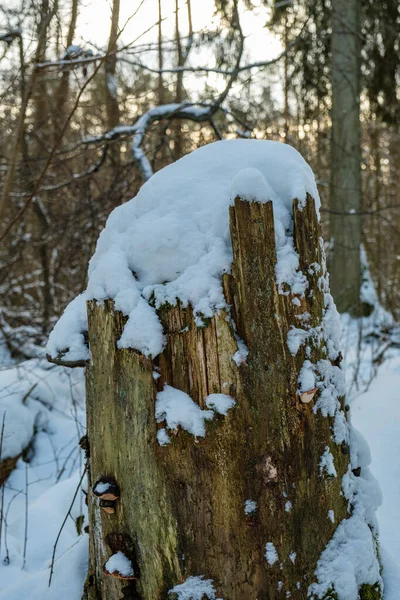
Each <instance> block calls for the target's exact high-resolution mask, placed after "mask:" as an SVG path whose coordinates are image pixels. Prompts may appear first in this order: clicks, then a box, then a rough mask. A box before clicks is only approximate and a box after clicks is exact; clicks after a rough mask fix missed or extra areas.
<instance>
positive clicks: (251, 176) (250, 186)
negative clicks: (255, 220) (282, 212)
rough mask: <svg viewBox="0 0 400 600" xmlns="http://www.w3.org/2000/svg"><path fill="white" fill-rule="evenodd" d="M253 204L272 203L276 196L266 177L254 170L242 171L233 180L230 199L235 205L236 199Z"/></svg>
mask: <svg viewBox="0 0 400 600" xmlns="http://www.w3.org/2000/svg"><path fill="white" fill-rule="evenodd" d="M237 196H238V197H239V198H242V200H250V201H252V202H268V201H272V198H273V197H274V196H275V194H274V191H273V189H272V188H271V186H270V185H269V184H268V183H267V182H266V180H265V178H264V175H263V174H262V173H261V172H260V171H259V170H258V169H253V168H251V167H250V168H248V169H242V170H241V171H239V173H238V174H237V175H235V177H234V178H233V179H232V184H231V192H230V198H231V203H232V204H233V203H234V200H235V198H236V197H237Z"/></svg>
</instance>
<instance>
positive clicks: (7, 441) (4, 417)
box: [0, 398, 35, 460]
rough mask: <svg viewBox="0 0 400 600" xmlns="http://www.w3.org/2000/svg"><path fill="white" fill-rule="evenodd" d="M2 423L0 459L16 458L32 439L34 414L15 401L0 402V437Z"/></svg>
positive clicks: (5, 400)
mask: <svg viewBox="0 0 400 600" xmlns="http://www.w3.org/2000/svg"><path fill="white" fill-rule="evenodd" d="M3 421H4V433H3V436H2V439H1V440H0V448H1V455H0V459H1V460H4V459H5V458H9V457H14V456H18V455H19V454H20V453H21V452H22V450H24V449H25V448H26V447H27V446H28V444H29V442H30V441H31V439H32V437H33V427H34V424H35V413H34V412H33V411H32V410H29V409H28V408H27V407H26V406H24V404H22V403H21V402H20V401H18V400H17V399H9V398H7V399H3V400H1V401H0V435H1V430H2V426H3Z"/></svg>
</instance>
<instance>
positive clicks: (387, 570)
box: [351, 351, 400, 600]
mask: <svg viewBox="0 0 400 600" xmlns="http://www.w3.org/2000/svg"><path fill="white" fill-rule="evenodd" d="M364 376H365V374H364ZM399 390H400V355H399V353H398V351H397V353H395V354H393V355H392V357H389V358H388V359H387V361H386V362H385V363H383V365H382V366H381V367H380V369H379V371H378V376H377V377H376V379H375V380H374V381H372V383H371V384H370V385H369V386H368V389H367V391H365V392H364V393H362V394H359V395H358V396H357V397H356V398H354V399H353V400H352V401H351V417H352V422H353V423H354V424H355V425H356V426H357V427H358V428H359V429H360V432H361V434H363V436H365V438H366V440H368V444H369V447H370V449H371V452H369V448H368V446H367V445H366V442H365V440H364V438H360V437H358V443H357V447H358V451H357V455H358V456H357V461H356V462H357V463H358V464H357V465H356V464H355V462H354V463H353V461H352V467H353V468H354V467H355V466H361V475H363V472H364V475H365V471H366V466H367V465H368V464H369V462H370V461H369V457H372V462H371V470H372V472H373V473H374V474H375V475H376V476H377V477H378V478H379V485H380V487H381V490H382V505H381V506H380V507H379V508H378V510H377V518H378V523H379V542H380V548H381V555H382V562H383V567H384V568H383V580H384V584H385V600H398V599H399V598H400V516H399V497H400V463H399V461H398V459H397V457H398V456H400V402H399ZM357 479H360V478H357Z"/></svg>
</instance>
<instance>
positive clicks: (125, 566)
mask: <svg viewBox="0 0 400 600" xmlns="http://www.w3.org/2000/svg"><path fill="white" fill-rule="evenodd" d="M104 568H105V569H106V570H107V571H108V572H109V573H114V572H117V573H120V574H121V575H123V576H124V577H132V576H133V575H134V574H135V573H134V570H133V567H132V563H131V561H130V560H129V558H128V557H127V556H125V554H124V553H123V552H116V553H115V554H113V555H112V556H110V558H109V559H108V561H107V562H106V564H105V565H104Z"/></svg>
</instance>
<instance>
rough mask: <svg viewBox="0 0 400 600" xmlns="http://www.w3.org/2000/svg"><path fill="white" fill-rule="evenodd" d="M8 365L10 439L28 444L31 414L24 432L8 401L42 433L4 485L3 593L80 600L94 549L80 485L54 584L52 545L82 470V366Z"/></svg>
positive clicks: (4, 372)
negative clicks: (17, 439)
mask: <svg viewBox="0 0 400 600" xmlns="http://www.w3.org/2000/svg"><path fill="white" fill-rule="evenodd" d="M7 363H8V364H7V366H5V367H3V368H1V366H0V413H3V411H2V410H1V409H2V408H3V407H4V406H5V405H6V406H7V410H6V413H5V429H4V432H5V436H6V435H8V432H9V433H10V435H11V439H13V437H17V436H19V435H21V438H20V440H23V445H26V444H25V442H26V441H27V438H28V437H30V436H28V434H30V433H31V427H30V422H28V421H29V419H23V420H21V421H20V423H19V427H20V430H19V431H18V430H16V428H15V422H14V420H11V421H9V416H11V410H10V409H9V405H10V404H11V405H12V404H15V406H17V407H18V410H19V409H21V410H22V409H23V410H24V411H26V413H27V414H29V415H30V418H31V420H32V421H34V429H35V431H36V435H35V441H34V444H33V447H32V449H31V450H30V452H29V453H28V459H30V462H24V460H23V459H22V458H20V459H19V461H18V463H17V466H16V468H15V470H14V471H13V473H12V474H11V476H10V477H9V479H8V480H7V482H6V484H5V487H4V501H3V507H4V509H3V514H4V518H3V524H2V528H1V540H0V543H1V545H0V581H1V586H0V598H2V599H3V598H4V599H7V600H39V599H40V600H42V599H47V600H80V598H81V593H82V587H83V582H84V580H85V577H86V571H87V554H88V536H87V535H86V534H85V533H84V532H83V527H84V526H85V525H86V524H87V517H86V506H85V503H84V497H83V494H82V491H81V490H80V489H79V490H78V493H77V497H76V501H75V502H74V505H73V507H72V510H71V516H69V517H68V519H67V522H66V524H65V527H64V529H63V531H62V533H61V536H60V539H59V542H58V545H57V549H56V555H55V563H54V574H53V581H52V585H51V587H50V588H49V587H48V582H49V576H50V568H49V567H50V563H51V558H52V553H53V547H54V543H55V540H56V537H57V534H58V532H59V530H60V527H61V525H62V523H63V520H64V518H65V516H66V515H67V513H68V510H69V508H70V505H71V502H72V499H73V496H74V494H75V491H76V489H77V487H78V484H79V481H80V478H81V473H82V468H83V456H82V452H81V450H80V448H79V446H78V441H79V439H80V437H81V436H82V435H83V434H84V431H85V407H84V379H83V370H82V369H74V370H70V369H64V368H62V367H57V366H55V365H50V364H49V363H47V361H46V360H45V359H44V358H43V359H31V360H29V361H26V362H23V363H20V364H18V365H14V366H11V365H10V361H7ZM3 364H4V363H3ZM13 434H15V435H13ZM14 447H16V445H15V444H14ZM84 484H85V483H84V482H83V483H82V485H81V486H80V487H83V486H84ZM78 529H79V532H78Z"/></svg>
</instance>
